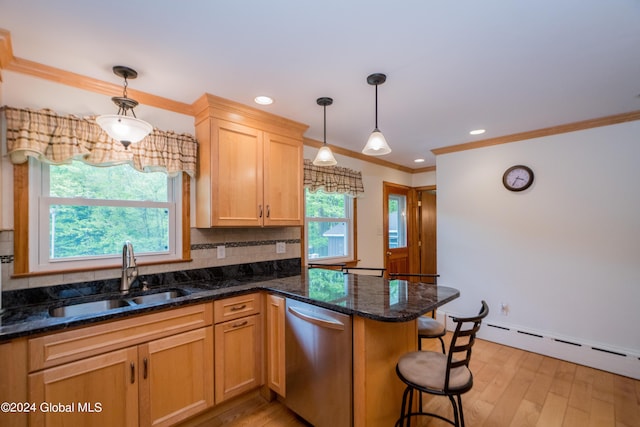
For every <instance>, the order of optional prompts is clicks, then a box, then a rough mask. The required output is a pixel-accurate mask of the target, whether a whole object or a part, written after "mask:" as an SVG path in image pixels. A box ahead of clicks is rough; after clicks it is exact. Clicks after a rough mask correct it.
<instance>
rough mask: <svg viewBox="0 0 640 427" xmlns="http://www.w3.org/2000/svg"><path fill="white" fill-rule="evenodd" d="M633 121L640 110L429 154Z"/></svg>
mask: <svg viewBox="0 0 640 427" xmlns="http://www.w3.org/2000/svg"><path fill="white" fill-rule="evenodd" d="M635 120H640V110H637V111H630V112H628V113H622V114H614V115H612V116H605V117H598V118H595V119H589V120H582V121H579V122H573V123H566V124H563V125H557V126H551V127H548V128H543V129H536V130H531V131H527V132H519V133H514V134H511V135H504V136H498V137H496V138H489V139H483V140H481V141H474V142H467V143H463V144H457V145H449V146H447V147H441V148H435V149H433V150H431V152H432V153H433V154H435V155H436V156H438V155H440V154H448V153H455V152H458V151H466V150H475V149H476V148H483V147H491V146H493V145H500V144H507V143H510V142H518V141H524V140H527V139H533V138H541V137H544V136H551V135H558V134H561V133H568V132H575V131H579V130H585V129H591V128H596V127H601V126H609V125H615V124H618V123H625V122H632V121H635Z"/></svg>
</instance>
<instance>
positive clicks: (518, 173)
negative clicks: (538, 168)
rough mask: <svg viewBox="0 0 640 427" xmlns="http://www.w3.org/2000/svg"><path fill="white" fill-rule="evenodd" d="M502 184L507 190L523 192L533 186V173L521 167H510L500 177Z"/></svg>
mask: <svg viewBox="0 0 640 427" xmlns="http://www.w3.org/2000/svg"><path fill="white" fill-rule="evenodd" d="M502 183H503V184H504V186H505V188H506V189H507V190H511V191H523V190H526V189H527V188H529V187H531V184H533V171H532V170H531V168H529V167H527V166H523V165H516V166H511V167H510V168H509V169H507V170H506V171H505V172H504V175H502Z"/></svg>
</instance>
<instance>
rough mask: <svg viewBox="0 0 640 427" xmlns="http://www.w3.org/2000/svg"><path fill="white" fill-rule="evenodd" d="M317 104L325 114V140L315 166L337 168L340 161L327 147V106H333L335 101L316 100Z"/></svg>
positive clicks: (327, 98) (329, 99)
mask: <svg viewBox="0 0 640 427" xmlns="http://www.w3.org/2000/svg"><path fill="white" fill-rule="evenodd" d="M316 103H317V104H318V105H320V106H322V109H323V112H324V139H323V141H324V142H323V144H322V147H320V149H319V150H318V154H316V158H315V159H313V162H312V163H313V164H314V165H316V166H335V165H337V164H338V161H337V160H336V158H335V157H333V153H332V152H331V148H329V146H328V145H327V105H331V104H333V99H331V98H329V97H326V96H325V97H322V98H318V99H317V100H316Z"/></svg>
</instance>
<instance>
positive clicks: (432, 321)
mask: <svg viewBox="0 0 640 427" xmlns="http://www.w3.org/2000/svg"><path fill="white" fill-rule="evenodd" d="M405 277H407V278H408V280H409V281H412V279H414V278H419V279H420V281H421V282H425V283H433V284H434V285H437V284H438V277H440V275H439V274H426V273H389V278H390V279H403V280H406V279H404V278H405ZM446 334H447V329H446V327H445V325H444V323H442V322H438V321H437V320H436V312H435V311H432V312H431V317H427V316H420V317H418V350H422V339H423V338H425V339H432V338H437V339H439V340H440V346H441V347H442V352H443V353H444V352H445V349H444V339H443V337H444V336H445V335H446Z"/></svg>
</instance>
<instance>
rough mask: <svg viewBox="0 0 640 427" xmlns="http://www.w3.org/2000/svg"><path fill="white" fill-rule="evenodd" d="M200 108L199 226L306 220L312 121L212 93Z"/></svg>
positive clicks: (196, 105)
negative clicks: (306, 146)
mask: <svg viewBox="0 0 640 427" xmlns="http://www.w3.org/2000/svg"><path fill="white" fill-rule="evenodd" d="M194 108H195V111H196V138H197V140H198V144H199V145H198V149H199V153H198V173H197V177H196V227H201V228H203V227H224V226H228V227H238V226H239V227H252V226H253V227H261V226H296V225H302V224H303V221H304V217H303V215H304V214H303V188H302V185H303V182H302V181H303V169H302V168H303V161H302V141H303V136H302V135H303V133H304V132H305V131H306V129H307V126H306V125H303V124H300V123H297V122H294V121H291V120H288V119H284V118H282V117H279V116H276V115H273V114H270V113H266V112H264V111H261V110H258V109H255V108H251V107H248V106H245V105H242V104H238V103H235V102H232V101H229V100H226V99H223V98H219V97H216V96H213V95H209V94H205V95H203V96H202V97H201V98H200V99H198V100H197V101H196V102H195V103H194Z"/></svg>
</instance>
